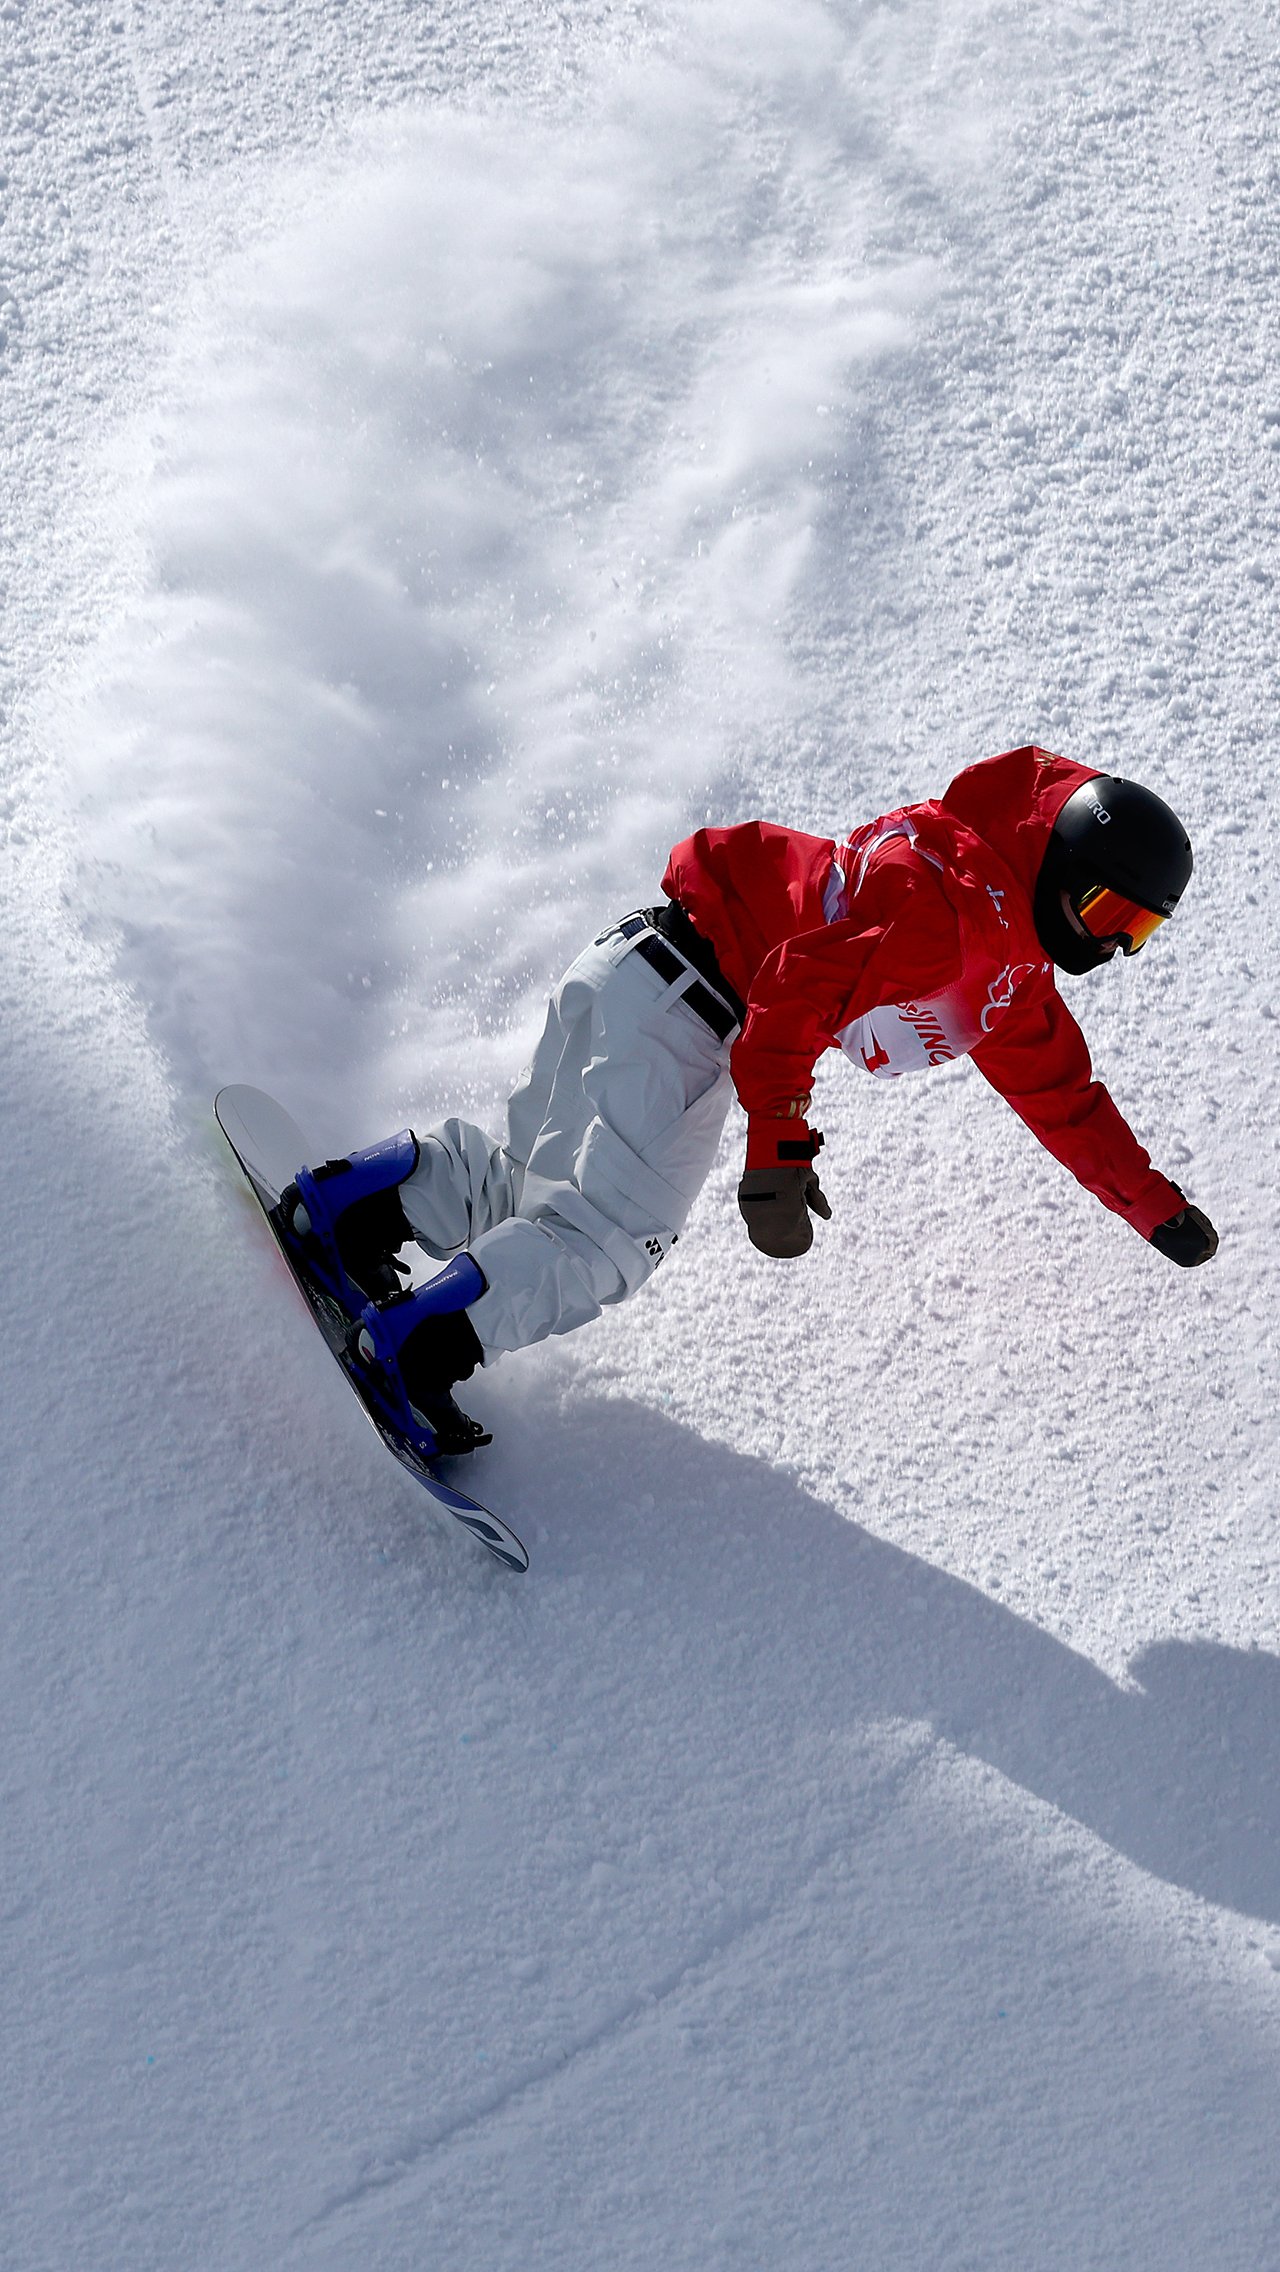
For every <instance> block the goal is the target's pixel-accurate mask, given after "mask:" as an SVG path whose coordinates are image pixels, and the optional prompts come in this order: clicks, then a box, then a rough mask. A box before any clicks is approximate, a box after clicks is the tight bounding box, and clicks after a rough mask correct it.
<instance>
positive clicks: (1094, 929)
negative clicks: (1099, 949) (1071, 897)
mask: <svg viewBox="0 0 1280 2272" xmlns="http://www.w3.org/2000/svg"><path fill="white" fill-rule="evenodd" d="M1075 911H1076V914H1077V915H1078V916H1079V918H1080V921H1081V922H1082V923H1083V925H1084V927H1085V929H1086V931H1087V932H1088V933H1089V935H1090V937H1091V938H1094V939H1123V940H1124V941H1125V942H1126V944H1125V950H1124V951H1125V953H1126V954H1127V955H1136V953H1137V951H1138V949H1139V947H1141V946H1145V944H1146V942H1147V940H1148V939H1149V938H1150V937H1151V934H1152V932H1153V931H1158V930H1159V928H1160V925H1161V924H1162V923H1163V922H1164V920H1165V918H1164V916H1163V915H1157V914H1156V912H1155V910H1154V908H1150V907H1143V906H1142V905H1141V904H1140V902H1139V901H1138V900H1136V899H1126V898H1125V896H1124V894H1123V892H1118V891H1111V890H1110V889H1109V888H1108V886H1107V885H1106V884H1094V885H1093V887H1092V889H1091V890H1089V891H1086V892H1084V893H1082V895H1081V897H1080V898H1079V899H1078V900H1076V902H1075Z"/></svg>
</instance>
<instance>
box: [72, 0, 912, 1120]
mask: <svg viewBox="0 0 1280 2272" xmlns="http://www.w3.org/2000/svg"><path fill="white" fill-rule="evenodd" d="M802 14H803V21H799V20H798V19H797V13H796V10H795V8H794V7H788V8H787V9H786V10H785V11H784V10H782V9H780V8H778V7H776V6H774V5H773V4H772V0H770V4H768V5H763V6H760V7H759V8H757V9H754V10H748V11H746V12H745V13H744V12H743V11H742V10H739V9H735V10H732V11H728V12H726V13H725V14H724V15H723V16H721V15H720V14H719V13H718V12H717V11H715V10H710V11H707V13H706V18H705V22H703V23H702V25H701V27H700V29H699V32H698V34H697V35H696V36H697V41H698V46H697V51H696V52H692V51H687V50H686V51H685V52H683V53H682V55H681V57H680V59H679V60H675V59H672V58H670V57H668V58H667V59H665V60H663V59H654V58H653V57H650V58H649V59H647V60H643V61H640V62H633V63H631V64H629V65H627V66H626V67H625V68H624V69H623V70H622V72H621V73H620V74H619V75H615V76H613V77H611V78H609V79H608V80H607V81H606V80H604V79H603V78H601V79H599V80H598V81H597V83H595V84H593V85H592V86H590V87H589V88H588V89H587V90H586V93H585V96H582V97H579V98H577V99H576V100H575V102H574V105H573V108H572V109H571V110H570V109H566V110H564V111H563V112H562V113H561V114H560V115H559V116H557V117H555V118H549V117H545V116H544V117H537V118H533V117H529V116H527V115H526V116H521V115H517V114H515V113H514V112H512V111H510V110H508V111H505V112H501V113H491V114H489V115H473V114H469V113H468V114H465V115H463V114H459V113H457V112H453V111H440V112H434V113H431V114H427V115H420V114H415V115H409V116H402V117H401V118H399V119H398V120H397V121H396V122H395V124H394V127H393V128H391V129H388V126H387V124H386V122H383V123H382V124H381V125H380V126H379V127H378V129H377V133H376V137H375V138H372V139H370V140H368V141H366V143H365V145H364V146H363V148H362V149H361V150H360V151H359V152H357V153H354V154H353V156H352V159H351V163H350V166H349V168H348V170H347V171H346V172H345V173H344V174H343V176H342V178H341V180H340V181H339V182H337V183H332V184H330V185H328V187H327V188H325V189H323V190H322V189H321V187H320V186H319V185H318V184H317V185H314V186H315V196H314V198H313V199H312V200H311V202H310V203H309V204H307V205H306V207H305V211H304V212H303V214H302V217H301V218H299V217H298V205H299V200H298V189H297V183H296V181H292V182H287V183H285V184H282V188H281V198H282V203H283V202H285V201H288V202H289V203H290V205H291V207H292V216H293V217H292V218H291V219H290V220H289V222H288V224H287V225H282V228H281V231H280V233H279V235H278V236H277V237H276V238H275V239H274V241H271V242H269V243H268V244H267V245H266V246H265V248H264V247H261V246H260V247H258V248H257V249H256V250H254V251H253V252H252V253H251V254H248V255H243V256H241V257H240V258H239V259H238V260H237V261H236V262H235V263H234V264H233V265H232V266H231V267H230V268H229V269H224V270H223V272H221V273H220V274H219V275H218V276H217V277H216V278H215V279H214V281H213V284H212V286H211V288H210V291H209V294H208V297H207V301H206V304H205V306H204V309H203V312H202V314H201V316H200V318H199V320H198V321H196V322H194V323H193V325H192V326H191V328H190V331H189V334H188V336H187V337H186V338H185V340H184V342H183V343H182V346H181V348H180V350H179V352H178V354H177V357H176V359H175V365H174V369H173V371H172V374H171V375H170V378H169V381H168V398H167V399H166V401H165V402H164V404H163V407H162V411H161V415H160V418H159V421H158V424H159V438H158V440H155V439H154V431H155V425H156V422H155V421H154V420H153V422H152V438H150V439H148V440H147V441H146V442H145V443H141V442H140V444H139V447H138V453H137V454H138V459H139V463H138V468H137V471H138V477H139V479H140V480H141V483H142V490H143V495H142V512H143V516H144V521H145V528H146V533H147V547H148V558H147V563H146V566H145V570H144V573H143V576H142V579H141V580H142V586H143V588H142V590H141V592H140V594H139V598H138V602H137V604H136V606H135V607H134V608H133V609H132V610H131V611H130V613H129V616H128V619H127V621H126V623H125V625H124V627H123V630H122V631H121V632H119V633H117V634H116V635H114V636H113V638H112V639H111V641H110V643H109V645H108V646H107V648H106V650H105V651H100V652H99V653H98V654H97V655H96V656H95V658H94V660H93V664H92V672H91V683H90V686H89V689H88V691H87V693H86V695H85V696H84V698H83V699H82V701H81V703H80V706H79V711H78V715H77V720H76V729H75V730H76V739H77V744H78V752H77V765H76V778H77V790H76V794H77V796H78V799H79V801H80V804H81V806H82V808H83V811H82V820H83V828H84V832H85V838H86V843H87V849H88V866H89V869H90V874H89V876H88V879H87V881H86V883H85V885H84V887H83V889H84V891H85V894H86V897H87V900H88V903H89V907H90V909H91V911H92V913H93V915H94V916H95V917H96V919H97V920H98V921H99V922H101V923H105V924H106V925H107V926H108V928H109V929H110V930H111V931H113V932H114V933H115V935H116V936H117V937H118V940H119V944H120V951H121V955H122V958H123V965H124V968H125V971H126V972H127V974H128V976H129V978H130V979H131V981H132V983H133V984H134V985H135V986H136V988H137V989H138V991H139V992H140V994H141V995H142V996H143V998H144V999H145V1000H146V1002H147V1004H148V1006H149V1011H150V1015H151V1018H152V1022H153V1030H154V1031H155V1032H156V1034H157V1037H158V1039H159V1040H160V1042H161V1044H162V1046H163V1048H164V1049H165V1051H166V1053H167V1055H168V1058H169V1061H170V1063H171V1065H172V1067H173V1069H174V1072H175V1077H176V1079H177V1083H178V1087H179V1090H180V1092H185V1093H187V1094H189V1095H191V1096H193V1097H194V1096H204V1095H205V1094H207V1092H208V1090H209V1088H210V1087H211V1085H212V1084H214V1083H215V1082H216V1081H217V1080H218V1079H221V1078H225V1077H228V1076H235V1077H240V1078H255V1077H256V1078H258V1079H260V1080H267V1081H268V1082H269V1083H270V1085H272V1086H273V1087H278V1088H281V1089H283V1090H284V1091H285V1092H286V1093H287V1094H288V1096H289V1098H290V1101H291V1102H292V1103H293V1104H294V1105H295V1106H296V1107H297V1109H298V1110H299V1111H300V1112H301V1113H302V1115H303V1117H304V1118H306V1116H307V1114H308V1112H310V1114H311V1116H312V1120H313V1125H315V1126H316V1127H317V1132H318V1134H319V1135H320V1136H321V1137H322V1138H323V1139H324V1140H325V1141H329V1140H331V1139H336V1138H337V1137H339V1136H344V1135H345V1139H346V1140H353V1139H354V1137H355V1135H356V1134H358V1133H359V1130H358V1129H353V1128H352V1125H351V1118H350V1114H351V1111H352V1109H354V1108H355V1107H356V1106H357V1105H358V1108H359V1116H360V1128H361V1129H364V1130H365V1133H368V1134H372V1133H374V1132H375V1128H374V1123H380V1121H381V1120H382V1119H383V1118H385V1116H386V1113H387V1112H388V1111H389V1110H391V1109H393V1108H394V1109H401V1108H402V1107H404V1106H407V1105H408V1104H410V1103H412V1105H413V1107H414V1109H415V1110H416V1111H418V1112H420V1113H421V1112H429V1111H430V1110H431V1109H432V1107H433V1106H434V1105H435V1104H436V1102H437V1101H438V1102H439V1103H440V1104H443V1103H444V1101H445V1096H446V1095H448V1096H449V1097H450V1098H451V1099H453V1100H455V1101H456V1100H457V1099H458V1097H459V1096H460V1095H464V1096H465V1097H466V1098H467V1100H468V1101H469V1102H471V1103H472V1105H473V1107H474V1108H475V1109H481V1110H487V1109H489V1108H490V1107H491V1105H492V1102H493V1100H494V1098H495V1096H496V1095H497V1094H498V1093H500V1092H501V1090H502V1089H503V1088H504V1087H505V1085H506V1083H507V1081H508V1079H509V1076H510V1075H511V1073H512V1072H513V1071H514V1070H515V1067H516V1065H517V1064H518V1061H519V1046H520V1045H519V1042H518V1041H516V1040H513V1039H512V1037H511V1028H512V1026H513V1025H515V1026H517V1027H519V1026H520V1024H521V1023H522V1021H523V1020H524V1019H525V1017H526V1015H527V1014H528V1013H529V1012H530V1010H531V1006H532V1004H533V1003H534V1002H535V1001H536V998H537V997H538V996H539V995H540V993H541V991H542V989H543V987H544V986H545V983H546V981H547V979H548V978H549V977H550V976H552V975H554V972H555V970H556V969H557V967H558V966H559V965H560V964H561V963H562V961H563V960H564V959H565V957H566V955H567V954H568V953H569V952H570V951H572V949H573V948H574V946H575V945H576V944H577V943H578V940H579V938H580V936H581V934H582V931H583V928H584V923H585V925H586V926H587V927H588V928H589V927H592V926H593V925H594V923H595V922H596V921H597V920H598V919H600V918H603V917H604V916H606V915H608V914H610V913H612V912H616V911H619V910H620V908H621V906H623V905H625V904H630V903H632V902H634V900H635V899H636V898H637V897H642V896H644V895H646V894H649V895H651V894H652V892H653V888H654V884H655V881H656V877H657V874H658V873H659V872H660V862H661V857H662V855H663V852H664V851H665V848H666V846H667V845H668V844H669V843H670V841H671V840H672V837H673V835H674V834H676V833H679V831H680V829H681V827H683V826H684V825H686V824H687V823H689V822H690V821H691V820H692V821H696V820H697V819H700V818H702V817H703V812H704V809H705V805H706V801H707V794H708V785H709V784H710V783H711V781H712V780H713V779H714V778H715V777H716V776H717V775H723V774H726V773H727V774H731V772H732V767H733V761H734V754H735V751H736V750H738V749H740V748H742V747H743V746H745V744H746V741H747V738H748V737H750V738H751V739H752V740H753V741H756V742H757V743H758V739H759V737H760V736H762V735H765V734H768V733H769V732H771V731H772V732H777V731H780V730H781V729H782V728H783V727H784V726H785V725H786V723H787V721H788V720H789V719H791V718H793V717H794V716H795V715H796V713H797V712H798V708H799V705H800V703H801V700H802V693H801V690H800V689H799V688H798V687H797V685H796V683H795V679H794V675H793V672H792V669H791V666H790V664H789V661H788V651H787V627H788V616H789V611H791V610H793V609H794V608H795V606H796V603H797V594H798V593H799V591H800V590H801V588H802V585H803V579H804V576H805V563H806V558H807V556H808V553H809V549H810V546H811V542H812V538H813V531H814V524H815V520H816V519H817V518H819V517H820V513H821V510H822V505H821V499H820V495H819V482H820V480H821V478H822V477H823V476H824V475H829V472H830V469H831V466H832V464H833V462H834V461H835V459H836V458H837V456H838V453H839V450H840V448H841V437H842V433H843V432H845V431H846V430H847V421H848V419H849V417H850V415H851V413H852V411H853V409H854V408H855V406H856V403H857V401H858V395H859V388H860V385H861V384H862V383H863V374H865V372H866V370H867V369H868V367H869V365H870V364H871V362H872V361H873V360H874V359H875V358H877V357H879V356H881V355H882V354H883V353H884V352H885V351H886V350H889V349H893V348H895V347H898V346H900V345H901V343H902V342H903V340H904V339H905V338H906V337H907V336H908V325H909V311H910V308H911V305H912V303H913V302H914V301H915V300H917V299H918V298H919V296H920V294H921V293H922V291H925V290H926V289H927V282H928V280H927V275H926V273H925V272H924V270H923V269H922V267H921V264H919V263H916V262H914V261H912V260H911V259H910V257H909V256H907V255H905V254H903V253H901V252H899V253H898V254H896V255H892V254H889V253H886V252H885V251H883V250H881V251H880V252H878V253H877V252H875V251H874V249H871V250H869V247H870V246H871V223H870V220H869V219H868V214H869V212H870V211H871V209H872V207H873V206H874V203H875V199H874V196H873V194H872V182H873V170H874V166H875V163H876V154H877V149H880V151H881V155H883V147H882V146H883V136H884V132H885V131H886V130H885V129H883V128H881V127H878V126H877V125H876V124H875V122H874V120H873V117H872V114H871V110H870V108H869V101H868V97H867V95H866V91H865V81H866V79H867V73H866V71H865V70H863V69H861V67H860V66H859V64H858V56H857V50H856V48H855V45H854V41H853V38H852V35H851V34H850V32H849V31H848V30H847V29H846V28H844V27H842V26H841V24H840V23H839V21H838V19H837V17H836V15H835V14H834V13H833V12H832V11H830V10H827V9H825V8H821V7H817V6H810V7H808V8H807V9H805V10H803V11H802ZM797 59H799V60H797ZM898 67H899V65H898V64H896V63H895V61H894V59H893V56H892V53H891V51H889V50H885V51H884V52H882V54H881V56H880V64H879V78H878V80H877V81H876V84H877V87H878V92H879V100H880V101H881V103H882V105H884V106H885V107H886V111H887V109H888V108H889V107H891V106H889V105H888V104H887V93H888V85H889V81H890V80H891V79H892V77H893V74H894V71H895V70H896V69H897V68H898ZM304 202H305V201H304ZM128 510H129V512H130V514H131V515H132V516H133V517H134V518H135V519H136V516H137V510H138V508H137V499H136V492H135V493H132V494H131V496H130V498H129V501H128ZM373 1100H376V1101H373ZM339 1104H341V1105H342V1106H343V1108H344V1110H345V1111H346V1115H347V1117H346V1118H345V1119H344V1120H343V1121H342V1125H341V1126H339V1113H338V1110H337V1107H338V1105H339ZM366 1122H368V1126H367V1128H366V1126H365V1124H366Z"/></svg>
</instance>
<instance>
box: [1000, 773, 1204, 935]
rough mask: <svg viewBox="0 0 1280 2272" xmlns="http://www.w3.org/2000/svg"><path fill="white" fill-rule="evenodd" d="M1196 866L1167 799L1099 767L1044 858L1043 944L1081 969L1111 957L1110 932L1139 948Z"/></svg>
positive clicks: (1039, 921) (1057, 826)
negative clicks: (1108, 944) (1103, 771)
mask: <svg viewBox="0 0 1280 2272" xmlns="http://www.w3.org/2000/svg"><path fill="white" fill-rule="evenodd" d="M1191 868H1192V859H1191V844H1190V841H1189V839H1188V836H1187V832H1186V830H1185V828H1184V827H1183V825H1182V822H1181V821H1180V820H1179V819H1178V816H1177V814H1176V813H1172V812H1170V810H1169V807H1168V806H1167V805H1166V804H1165V803H1164V802H1163V801H1162V799H1161V798H1159V797H1156V796H1153V795H1152V792H1151V790H1150V789H1140V788H1139V786H1138V784H1137V782H1136V781H1120V780H1117V779H1116V777H1115V775H1114V774H1110V773H1099V774H1096V775H1095V776H1094V778H1093V780H1092V781H1086V782H1085V784H1084V786H1083V788H1080V789H1077V790H1076V791H1075V793H1074V795H1072V796H1070V797H1068V799H1067V801H1066V803H1065V805H1064V806H1063V808H1062V810H1061V812H1060V813H1059V815H1058V817H1057V820H1056V821H1055V822H1054V825H1053V833H1052V835H1051V836H1050V838H1049V842H1048V846H1047V848H1046V850H1045V855H1044V859H1043V860H1042V862H1041V864H1040V874H1039V876H1038V878H1037V880H1036V892H1035V902H1034V908H1035V922H1036V930H1037V931H1038V933H1039V935H1040V944H1041V946H1042V947H1043V948H1044V950H1045V953H1046V954H1047V955H1050V956H1052V958H1053V960H1054V962H1056V963H1057V964H1058V965H1059V967H1060V968H1061V969H1063V970H1070V971H1075V972H1080V971H1085V970H1096V968H1097V966H1098V964H1099V963H1102V962H1106V961H1107V959H1108V951H1109V950H1108V946H1107V942H1108V941H1110V940H1111V939H1115V938H1118V939H1119V940H1120V941H1121V944H1122V945H1123V947H1124V951H1125V953H1126V954H1127V955H1136V954H1137V952H1138V949H1139V947H1140V946H1141V945H1142V944H1143V942H1144V940H1146V939H1148V938H1149V937H1150V935H1151V933H1152V932H1153V931H1154V930H1155V928H1156V926H1157V925H1158V924H1159V923H1162V922H1163V921H1164V918H1165V917H1166V916H1167V915H1172V913H1173V911H1174V908H1175V907H1176V906H1177V904H1178V901H1179V900H1180V899H1181V897H1182V894H1183V892H1184V891H1185V890H1186V888H1187V884H1188V882H1189V881H1190V877H1191ZM1068 910H1070V913H1068ZM1072 916H1074V917H1075V922H1073V921H1072V919H1071V918H1072Z"/></svg>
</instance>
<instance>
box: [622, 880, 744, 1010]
mask: <svg viewBox="0 0 1280 2272" xmlns="http://www.w3.org/2000/svg"><path fill="white" fill-rule="evenodd" d="M618 932H620V933H621V935H622V937H623V938H624V939H630V940H631V941H632V944H633V946H634V949H635V952H636V953H637V954H638V955H640V956H642V957H643V959H644V961H645V962H647V963H648V964H649V965H650V966H651V968H652V969H654V970H656V971H657V972H658V975H659V977H661V978H665V980H666V981H667V984H668V985H669V986H673V985H675V984H676V982H677V980H679V979H681V978H683V977H684V976H685V975H686V973H687V972H689V971H693V972H694V973H695V976H694V981H693V984H692V985H691V986H686V987H685V989H684V992H683V993H682V994H681V996H680V1000H681V1001H682V1002H683V1003H684V1004H685V1005H686V1007H687V1008H688V1009H690V1010H692V1011H693V1013H694V1015H695V1017H699V1018H701V1020H702V1022H703V1024H704V1025H705V1026H709V1027H710V1028H711V1031H712V1033H713V1034H714V1035H715V1036H716V1039H717V1041H727V1040H728V1039H729V1036H730V1034H731V1033H733V1032H734V1030H735V1028H736V1027H738V1026H740V1025H741V1024H742V1023H743V1021H744V1019H745V1017H746V1014H747V1012H746V1004H745V1003H744V1002H743V1001H742V1000H741V999H740V998H739V996H738V995H737V994H736V993H735V992H734V990H733V988H732V986H730V984H729V982H728V980H727V979H726V978H725V976H724V975H723V973H722V971H721V969H720V965H719V963H718V962H717V961H716V958H715V953H714V951H713V949H712V947H711V946H710V944H709V942H708V941H707V940H706V939H704V938H703V936H702V934H701V932H700V931H697V930H695V929H694V926H693V924H692V923H691V922H690V920H689V917H688V916H687V915H686V914H685V911H684V909H683V908H682V907H679V906H677V905H676V903H675V902H674V901H673V900H665V901H664V902H663V904H662V906H661V907H643V908H637V910H636V912H635V914H634V915H624V916H623V918H622V921H621V922H620V923H611V924H610V925H609V928H608V930H607V931H602V932H601V933H600V941H599V942H598V943H603V941H604V940H605V939H610V938H612V937H613V936H614V935H615V933H618ZM704 981H705V983H704Z"/></svg>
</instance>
